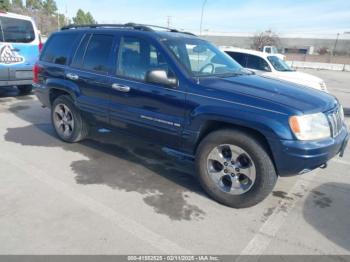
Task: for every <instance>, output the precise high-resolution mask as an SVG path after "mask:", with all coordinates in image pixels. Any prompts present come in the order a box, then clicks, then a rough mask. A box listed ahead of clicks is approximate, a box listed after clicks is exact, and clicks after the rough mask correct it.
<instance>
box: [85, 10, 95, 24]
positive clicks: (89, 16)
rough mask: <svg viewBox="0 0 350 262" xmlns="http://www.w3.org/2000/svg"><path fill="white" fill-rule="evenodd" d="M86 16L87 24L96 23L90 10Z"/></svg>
mask: <svg viewBox="0 0 350 262" xmlns="http://www.w3.org/2000/svg"><path fill="white" fill-rule="evenodd" d="M85 17H86V21H87V23H88V24H97V22H96V20H95V19H94V17H93V16H92V14H91V13H90V12H87V13H86V14H85Z"/></svg>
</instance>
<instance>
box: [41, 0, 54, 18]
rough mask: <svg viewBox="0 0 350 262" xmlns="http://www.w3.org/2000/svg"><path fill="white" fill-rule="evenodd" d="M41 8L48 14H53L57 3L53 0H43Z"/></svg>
mask: <svg viewBox="0 0 350 262" xmlns="http://www.w3.org/2000/svg"><path fill="white" fill-rule="evenodd" d="M43 8H44V10H45V12H46V13H47V14H48V15H54V14H55V13H56V12H57V5H56V2H55V0H45V1H44V2H43Z"/></svg>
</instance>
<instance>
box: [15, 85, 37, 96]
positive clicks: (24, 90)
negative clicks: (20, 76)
mask: <svg viewBox="0 0 350 262" xmlns="http://www.w3.org/2000/svg"><path fill="white" fill-rule="evenodd" d="M17 88H18V91H19V93H20V94H23V95H24V94H29V93H30V92H32V90H33V87H32V86H31V85H24V86H17Z"/></svg>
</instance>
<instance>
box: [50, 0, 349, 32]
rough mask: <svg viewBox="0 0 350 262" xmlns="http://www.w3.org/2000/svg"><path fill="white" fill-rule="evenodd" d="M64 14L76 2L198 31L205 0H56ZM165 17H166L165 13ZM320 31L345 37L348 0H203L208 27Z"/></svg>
mask: <svg viewBox="0 0 350 262" xmlns="http://www.w3.org/2000/svg"><path fill="white" fill-rule="evenodd" d="M56 1H57V5H58V8H59V11H60V12H63V13H65V12H66V8H67V13H68V16H69V17H72V16H74V15H75V14H76V12H77V10H78V8H82V9H83V10H84V11H90V12H91V13H92V15H93V16H94V18H95V19H96V20H97V21H98V22H99V23H127V22H136V23H143V24H157V25H162V26H165V25H167V21H168V19H170V25H171V27H174V28H178V29H184V30H187V31H191V32H199V27H200V18H201V9H202V4H203V1H204V0H84V1H83V0H81V1H79V0H75V1H69V0H56ZM168 17H170V18H168ZM267 29H271V30H273V31H275V32H277V33H280V34H304V35H308V34H310V35H311V34H313V35H317V34H322V35H328V36H334V35H336V34H337V33H340V37H343V38H350V34H346V35H344V34H343V33H344V32H350V0H304V1H301V0H280V1H277V0H260V1H259V0H207V3H206V5H205V7H204V16H203V30H204V31H205V32H208V33H214V32H216V33H224V32H227V33H250V34H253V33H256V32H259V31H264V30H267Z"/></svg>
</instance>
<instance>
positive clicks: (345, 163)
mask: <svg viewBox="0 0 350 262" xmlns="http://www.w3.org/2000/svg"><path fill="white" fill-rule="evenodd" d="M332 162H335V163H339V164H343V165H347V166H350V162H349V161H345V160H341V159H337V158H335V159H333V160H332Z"/></svg>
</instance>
